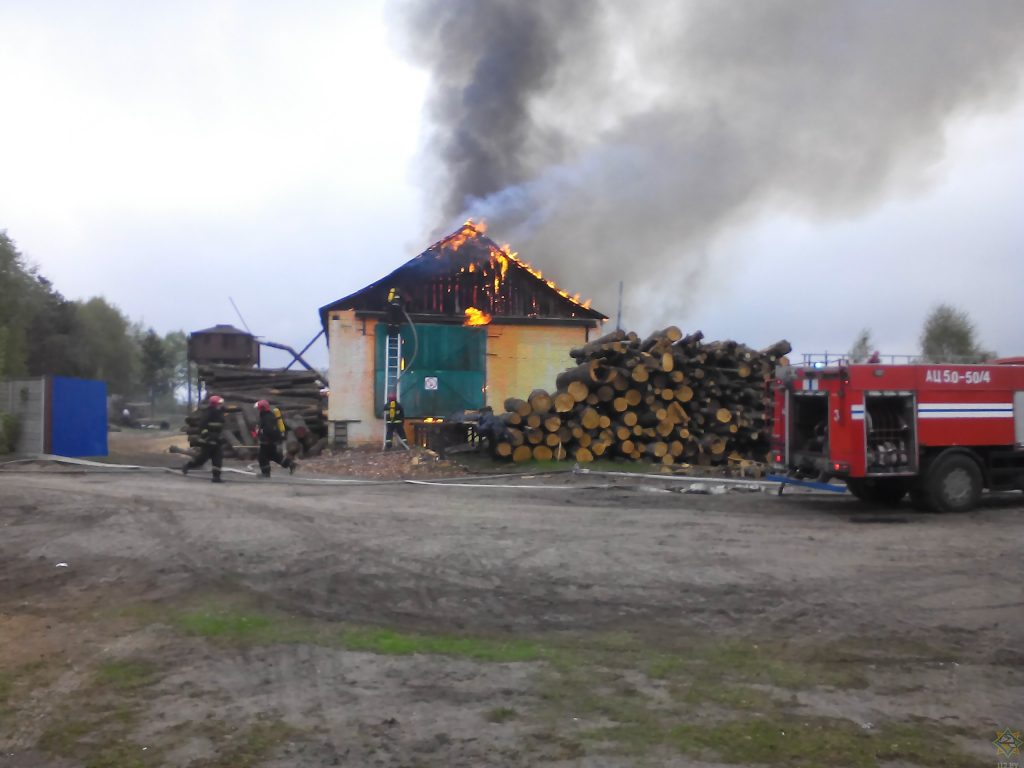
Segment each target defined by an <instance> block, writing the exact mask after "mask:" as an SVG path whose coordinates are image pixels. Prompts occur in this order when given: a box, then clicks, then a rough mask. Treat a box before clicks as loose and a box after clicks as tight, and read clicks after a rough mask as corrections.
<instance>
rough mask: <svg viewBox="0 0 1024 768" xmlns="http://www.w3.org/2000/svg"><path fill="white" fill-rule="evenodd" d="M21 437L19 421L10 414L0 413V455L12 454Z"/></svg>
mask: <svg viewBox="0 0 1024 768" xmlns="http://www.w3.org/2000/svg"><path fill="white" fill-rule="evenodd" d="M20 437H21V421H20V420H19V419H18V417H17V416H15V415H13V414H10V413H0V453H14V451H15V449H16V448H17V447H18V438H20Z"/></svg>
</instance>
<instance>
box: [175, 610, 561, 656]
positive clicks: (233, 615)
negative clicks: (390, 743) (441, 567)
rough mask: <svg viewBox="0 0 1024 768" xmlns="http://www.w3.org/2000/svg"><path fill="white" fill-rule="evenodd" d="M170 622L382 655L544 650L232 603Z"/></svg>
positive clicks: (231, 635) (195, 630)
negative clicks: (245, 607)
mask: <svg viewBox="0 0 1024 768" xmlns="http://www.w3.org/2000/svg"><path fill="white" fill-rule="evenodd" d="M170 623H171V624H172V626H174V627H175V628H177V629H178V630H179V631H181V632H184V633H185V634H189V635H193V636H197V637H205V638H208V639H211V640H215V641H221V642H230V643H234V644H241V645H271V644H276V643H308V644H310V645H320V646H325V647H334V648H347V649H349V650H353V651H366V652H368V653H378V654H381V655H386V656H408V655H411V654H415V653H423V654H432V655H438V656H454V657H459V658H465V659H473V660H475V661H489V662H511V661H535V660H537V659H540V658H543V657H544V656H545V654H546V649H545V647H544V646H542V645H541V644H539V643H535V642H532V641H529V640H517V639H513V640H505V639H495V638H486V637H473V636H469V635H448V634H428V633H421V632H403V631H400V630H393V629H383V628H377V627H351V626H345V625H340V624H332V623H328V622H317V621H313V620H310V619H304V618H297V617H293V616H287V615H283V614H274V613H266V612H259V611H254V610H239V609H235V608H216V609H204V610H198V611H189V612H183V613H179V614H175V615H172V616H171V618H170Z"/></svg>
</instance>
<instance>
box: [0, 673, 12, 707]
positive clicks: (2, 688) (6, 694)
mask: <svg viewBox="0 0 1024 768" xmlns="http://www.w3.org/2000/svg"><path fill="white" fill-rule="evenodd" d="M13 690H14V675H12V674H11V673H10V672H0V707H2V706H3V705H4V704H6V703H7V699H8V698H10V696H11V692H12V691H13Z"/></svg>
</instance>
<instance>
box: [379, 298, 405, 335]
mask: <svg viewBox="0 0 1024 768" xmlns="http://www.w3.org/2000/svg"><path fill="white" fill-rule="evenodd" d="M384 312H385V319H386V320H387V324H388V333H395V332H396V331H397V330H398V329H399V328H400V327H401V325H402V321H403V320H404V319H405V305H404V304H403V303H402V294H401V293H399V291H398V289H397V288H392V289H390V290H389V291H388V301H387V306H386V307H385V308H384Z"/></svg>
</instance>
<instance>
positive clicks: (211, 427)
mask: <svg viewBox="0 0 1024 768" xmlns="http://www.w3.org/2000/svg"><path fill="white" fill-rule="evenodd" d="M223 429H224V398H223V397H221V396H220V395H210V398H209V400H208V401H207V405H206V409H205V410H204V411H203V413H202V415H201V416H200V417H199V441H200V442H199V453H197V454H196V456H195V457H194V458H193V459H192V460H191V461H189V462H188V463H187V464H186V465H185V466H183V467H182V468H181V473H182V474H183V475H187V474H188V471H189V470H190V469H199V467H201V466H203V464H205V463H206V462H207V461H209V462H210V463H211V464H212V465H213V482H215V483H223V482H224V480H223V479H222V478H221V476H220V470H221V467H222V466H223V464H224V446H222V445H221V442H220V434H221V431H223Z"/></svg>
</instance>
